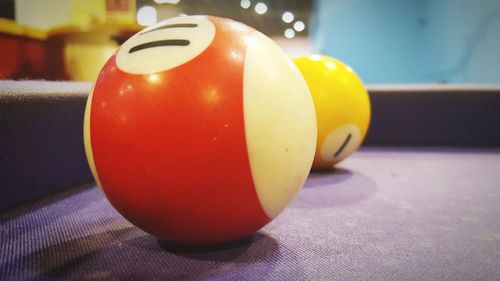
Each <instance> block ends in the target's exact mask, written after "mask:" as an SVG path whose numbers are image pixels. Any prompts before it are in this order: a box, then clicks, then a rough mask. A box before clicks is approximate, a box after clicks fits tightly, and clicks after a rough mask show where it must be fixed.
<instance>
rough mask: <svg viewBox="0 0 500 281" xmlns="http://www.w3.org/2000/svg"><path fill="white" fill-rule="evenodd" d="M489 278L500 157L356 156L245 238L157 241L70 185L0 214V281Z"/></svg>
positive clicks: (499, 238) (388, 152)
mask: <svg viewBox="0 0 500 281" xmlns="http://www.w3.org/2000/svg"><path fill="white" fill-rule="evenodd" d="M56 279H72V280H500V150H499V149H468V150H464V149H422V148H405V149H403V148H391V147H386V148H367V149H363V150H362V151H361V152H358V153H356V154H355V155H354V156H352V157H351V158H349V159H347V160H346V161H344V162H343V163H341V164H340V165H339V168H338V169H336V170H335V171H320V172H313V173H312V174H311V175H310V177H309V179H308V181H307V183H306V185H305V187H304V188H303V189H302V191H301V192H300V194H299V195H298V196H297V198H296V199H295V201H294V202H293V203H292V204H291V205H290V206H289V208H287V209H286V211H285V212H284V213H282V214H281V215H280V216H279V217H278V218H277V219H276V220H274V221H273V222H272V223H271V224H269V225H268V226H266V227H264V228H263V229H262V230H260V231H259V232H258V233H257V234H256V235H254V236H253V237H250V238H249V239H246V240H243V241H239V242H237V243H232V244H228V245H219V246H216V247H211V248H185V247H179V246H175V245H169V244H167V243H164V242H159V241H158V240H157V239H155V238H154V237H152V236H150V235H147V234H145V233H144V232H142V231H140V230H138V229H137V228H135V227H134V226H132V225H131V224H129V223H128V222H127V221H126V220H124V219H123V218H122V217H120V216H119V215H118V213H117V212H116V211H115V210H114V209H113V208H112V207H111V206H110V204H109V203H108V201H107V200H106V199H105V198H104V197H103V195H102V193H101V191H100V190H99V189H97V188H94V187H78V188H74V189H72V190H70V191H67V192H65V193H63V194H58V195H55V196H53V197H51V198H48V199H45V200H43V201H41V202H38V203H36V204H32V205H29V206H25V207H23V208H19V209H16V210H13V211H9V212H7V213H3V214H1V216H0V280H56Z"/></svg>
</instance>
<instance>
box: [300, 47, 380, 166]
mask: <svg viewBox="0 0 500 281" xmlns="http://www.w3.org/2000/svg"><path fill="white" fill-rule="evenodd" d="M294 62H295V64H296V65H297V66H298V68H299V69H300V71H301V72H302V75H303V76H304V78H305V80H306V82H307V84H308V85H309V89H310V91H311V94H312V97H313V101H314V106H315V108H316V116H317V121H318V141H317V147H316V155H315V157H314V163H313V168H326V167H331V166H333V165H335V164H336V163H338V162H340V161H341V160H343V159H345V158H346V157H348V156H349V155H351V154H352V153H353V152H354V151H356V150H357V149H358V147H359V146H360V145H361V143H362V141H363V139H364V137H365V135H366V132H367V130H368V126H369V123H370V114H371V108H370V98H369V96H368V92H367V91H366V89H365V87H364V85H363V82H362V81H361V79H360V78H359V77H358V76H357V75H356V73H355V72H354V71H353V70H352V69H351V68H350V67H349V66H347V65H345V64H344V63H342V62H341V61H339V60H336V59H334V58H330V57H327V56H321V55H311V56H306V57H299V58H297V59H295V60H294Z"/></svg>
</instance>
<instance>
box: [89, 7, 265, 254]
mask: <svg viewBox="0 0 500 281" xmlns="http://www.w3.org/2000/svg"><path fill="white" fill-rule="evenodd" d="M209 19H210V21H211V22H212V23H213V24H214V25H215V27H216V35H215V38H214V40H213V42H212V44H211V45H210V46H209V47H208V48H207V49H206V50H205V51H204V52H203V53H201V54H200V55H199V56H197V57H196V58H194V59H192V60H191V61H189V62H187V63H185V64H183V65H181V66H178V67H176V68H174V69H171V70H168V71H164V72H159V73H156V74H151V75H134V74H128V73H125V72H123V71H121V70H120V69H119V68H118V67H117V66H116V62H115V56H113V57H112V58H111V59H110V60H109V61H108V63H107V64H106V65H105V66H104V68H103V71H102V72H101V74H100V76H99V78H98V80H97V82H96V84H95V88H94V95H93V100H92V102H91V105H92V106H91V112H90V140H91V146H92V151H93V156H94V161H95V166H96V170H97V174H98V177H99V179H100V182H101V184H102V187H103V190H104V191H105V193H106V195H107V197H108V199H109V201H110V202H111V203H112V204H113V205H114V206H115V207H116V208H117V210H119V212H120V213H122V214H123V215H124V217H126V218H127V219H128V220H130V221H131V222H132V223H134V224H135V225H137V226H138V227H140V228H142V229H144V230H146V231H147V232H150V233H151V234H153V235H155V236H158V237H160V238H162V239H167V240H171V241H176V242H182V243H194V244H201V243H215V242H223V241H229V240H233V239H237V238H240V237H243V236H245V235H248V234H251V233H253V232H255V231H257V230H258V229H260V228H261V227H262V226H264V225H265V224H266V223H268V222H269V221H270V219H269V218H268V217H267V216H266V214H265V213H264V211H263V209H262V207H261V205H260V202H259V200H258V197H257V194H256V191H255V188H254V184H253V180H252V174H251V170H250V166H249V165H250V164H249V159H248V154H247V147H246V141H245V124H244V119H243V69H244V58H245V51H246V42H245V36H247V35H249V34H251V33H252V32H254V31H253V30H252V29H250V28H248V27H244V26H243V25H239V28H237V29H235V28H234V27H233V26H232V24H228V23H229V22H230V21H229V20H226V19H220V18H213V17H210V18H209ZM158 59H162V58H158Z"/></svg>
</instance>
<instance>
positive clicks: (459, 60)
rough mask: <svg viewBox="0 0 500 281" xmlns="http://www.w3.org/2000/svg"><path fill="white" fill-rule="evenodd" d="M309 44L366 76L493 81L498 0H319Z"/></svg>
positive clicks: (499, 30) (497, 74)
mask: <svg viewBox="0 0 500 281" xmlns="http://www.w3.org/2000/svg"><path fill="white" fill-rule="evenodd" d="M311 24H312V26H311V28H312V32H311V36H312V46H313V50H314V51H315V52H319V53H323V54H327V55H330V56H333V57H336V58H338V59H340V60H342V61H344V62H346V63H347V64H349V65H351V66H352V67H353V68H354V69H355V70H356V71H357V72H358V74H359V75H360V76H361V78H362V79H363V80H364V81H365V82H366V83H435V82H453V83H460V82H467V83H483V82H485V83H499V82H500V1H498V0H378V1H372V0H334V1H332V0H317V1H316V3H315V7H314V15H313V21H312V23H311Z"/></svg>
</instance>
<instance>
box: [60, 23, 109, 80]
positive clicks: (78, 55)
mask: <svg viewBox="0 0 500 281" xmlns="http://www.w3.org/2000/svg"><path fill="white" fill-rule="evenodd" d="M65 41H66V43H65V45H64V61H65V65H66V67H65V68H66V72H67V74H68V75H69V77H70V79H71V80H76V81H95V79H96V78H97V76H98V74H99V72H100V71H101V68H102V66H103V65H104V63H106V61H107V60H108V59H109V57H110V56H111V55H112V54H113V53H114V52H115V51H116V50H117V49H118V43H117V42H116V41H114V40H112V38H110V36H109V34H106V33H100V34H99V33H98V32H93V33H91V34H90V33H81V34H72V35H69V36H66V37H65Z"/></svg>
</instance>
